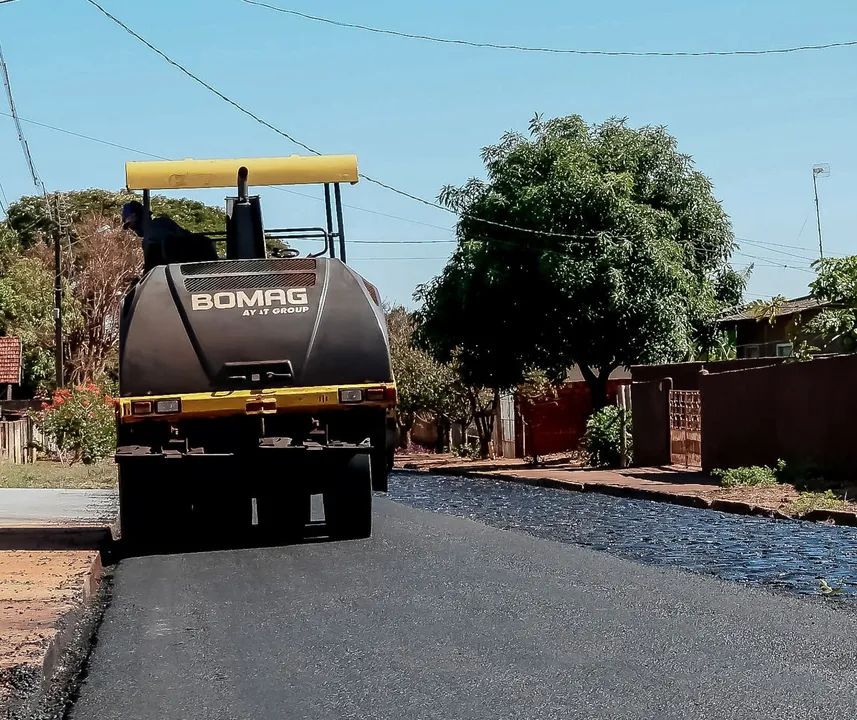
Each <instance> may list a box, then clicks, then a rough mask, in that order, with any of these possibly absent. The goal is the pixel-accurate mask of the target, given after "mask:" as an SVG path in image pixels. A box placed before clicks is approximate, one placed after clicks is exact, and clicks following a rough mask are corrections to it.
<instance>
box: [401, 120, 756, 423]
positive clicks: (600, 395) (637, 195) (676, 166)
mask: <svg viewBox="0 0 857 720" xmlns="http://www.w3.org/2000/svg"><path fill="white" fill-rule="evenodd" d="M482 158H483V161H484V163H485V166H486V171H487V179H486V180H479V179H471V180H470V181H468V182H467V183H466V184H465V185H464V186H462V187H446V188H444V189H443V191H442V192H441V195H440V201H441V202H442V203H444V204H445V205H446V206H447V207H449V208H450V209H453V210H455V211H456V212H458V213H459V215H460V220H459V223H458V226H457V235H458V240H459V244H458V247H457V249H456V251H455V252H454V254H453V256H452V258H451V259H450V261H449V263H448V264H447V266H446V267H445V269H444V270H443V272H442V273H441V275H440V276H439V277H437V278H435V279H434V280H433V281H431V282H429V283H428V284H426V285H424V286H421V287H420V288H418V290H417V293H416V296H415V297H416V299H417V300H419V301H421V302H422V308H421V310H420V311H419V314H418V319H419V323H420V329H419V340H420V343H421V345H422V346H423V347H425V348H427V349H429V350H430V351H431V352H432V354H433V355H434V357H436V358H437V359H438V360H440V361H445V360H448V359H449V358H451V357H452V356H453V355H454V354H456V353H457V354H458V356H459V357H460V359H461V362H462V366H463V372H464V374H465V377H466V378H467V380H468V382H469V383H472V384H480V385H485V386H488V387H492V388H495V389H507V388H512V387H514V386H516V385H517V384H519V383H520V382H522V381H523V379H524V377H525V375H526V374H527V373H528V372H529V371H531V370H533V369H539V370H542V371H544V372H546V373H547V374H548V375H549V377H550V378H551V379H553V380H554V381H556V380H559V379H561V378H562V377H564V375H565V373H566V372H567V370H568V368H569V367H571V366H572V365H577V366H578V367H579V368H580V370H581V372H582V374H583V376H584V378H585V379H586V380H587V382H588V383H589V384H590V387H591V389H592V391H593V399H594V402H595V406H596V407H598V406H600V405H602V404H603V403H604V402H606V381H607V378H608V376H609V374H610V373H611V372H612V371H613V370H614V369H616V368H617V367H620V366H630V365H631V364H635V363H652V362H664V361H673V360H679V359H685V358H689V357H691V356H693V355H694V354H696V353H698V352H699V351H700V349H702V350H705V349H707V348H709V347H711V346H713V345H714V343H715V342H716V332H715V330H714V328H715V319H716V317H717V314H718V311H719V310H720V309H722V308H723V307H728V306H733V305H735V304H736V302H737V300H738V299H739V298H740V295H741V293H742V292H743V288H744V285H745V283H746V277H744V276H741V275H739V274H738V273H736V272H735V271H734V270H732V268H731V267H730V265H729V257H730V254H731V251H732V249H733V242H734V238H733V235H732V231H731V227H730V222H729V219H728V217H727V215H726V213H725V212H724V210H723V208H722V207H721V205H720V203H719V202H718V201H717V199H716V198H715V197H714V194H713V191H712V185H711V182H710V181H709V179H708V178H707V177H705V176H704V175H703V174H702V173H700V172H699V171H697V170H696V169H694V166H693V162H692V160H691V158H690V157H689V156H687V155H685V154H682V153H680V152H679V151H678V149H677V143H676V140H675V138H673V137H672V136H671V135H669V134H668V133H667V131H666V130H665V129H664V128H662V127H643V128H631V127H629V126H628V124H627V123H626V121H624V120H621V119H611V120H609V121H607V122H605V123H602V124H599V125H595V126H590V125H587V124H586V123H585V122H584V121H583V119H582V118H580V117H579V116H577V115H571V116H568V117H564V118H558V119H554V120H549V121H544V120H543V119H542V118H541V117H540V116H536V117H535V118H534V119H533V120H532V121H531V123H530V134H529V137H525V136H523V135H521V134H519V133H515V132H509V133H506V134H505V135H504V136H503V137H502V138H501V140H500V142H499V143H498V144H496V145H492V146H489V147H486V148H485V149H484V150H483V152H482Z"/></svg>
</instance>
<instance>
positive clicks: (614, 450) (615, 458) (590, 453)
mask: <svg viewBox="0 0 857 720" xmlns="http://www.w3.org/2000/svg"><path fill="white" fill-rule="evenodd" d="M624 422H625V437H626V441H627V444H628V447H627V452H628V458H629V460H630V458H631V448H632V438H631V412H630V411H626V413H625V420H624ZM580 446H581V450H582V451H583V453H584V456H585V457H586V460H587V463H588V464H589V465H592V466H593V467H619V465H620V461H621V458H622V409H621V408H620V407H619V406H618V405H605V406H604V407H603V408H601V409H600V410H597V411H596V412H594V413H592V415H590V416H589V420H587V421H586V434H585V435H584V436H583V439H582V441H581V443H580Z"/></svg>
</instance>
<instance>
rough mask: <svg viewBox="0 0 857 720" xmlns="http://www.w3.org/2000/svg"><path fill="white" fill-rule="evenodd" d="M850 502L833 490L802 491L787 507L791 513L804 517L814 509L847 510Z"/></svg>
mask: <svg viewBox="0 0 857 720" xmlns="http://www.w3.org/2000/svg"><path fill="white" fill-rule="evenodd" d="M847 509H848V502H847V501H845V500H843V499H842V498H840V497H838V496H837V495H836V494H835V493H834V492H833V491H832V490H825V491H824V492H802V493H801V494H800V495H799V496H798V497H797V498H796V499H794V500H792V501H791V502H790V503H789V504H788V506H787V507H786V512H787V513H788V514H789V515H794V516H796V517H802V516H803V515H806V514H808V513H810V512H812V511H813V510H847Z"/></svg>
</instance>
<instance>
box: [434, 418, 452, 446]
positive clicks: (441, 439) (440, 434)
mask: <svg viewBox="0 0 857 720" xmlns="http://www.w3.org/2000/svg"><path fill="white" fill-rule="evenodd" d="M449 425H450V422H449V418H447V417H445V416H443V415H438V416H437V440H436V441H435V445H434V451H435V452H436V453H444V452H446V450H447V448H448V447H449Z"/></svg>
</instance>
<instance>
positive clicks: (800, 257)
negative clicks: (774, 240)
mask: <svg viewBox="0 0 857 720" xmlns="http://www.w3.org/2000/svg"><path fill="white" fill-rule="evenodd" d="M739 242H741V243H742V244H745V245H752V246H753V247H757V248H761V249H762V250H767V251H768V252H773V253H777V254H778V255H785V256H786V257H792V258H797V259H798V260H809V261H811V260H812V258H811V257H809V258H808V257H807V256H806V255H798V254H797V253H791V252H787V251H785V250H779V249H778V248H775V247H769V246H768V244H767V243H761V242H754V241H753V240H747V239H741V240H739Z"/></svg>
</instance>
